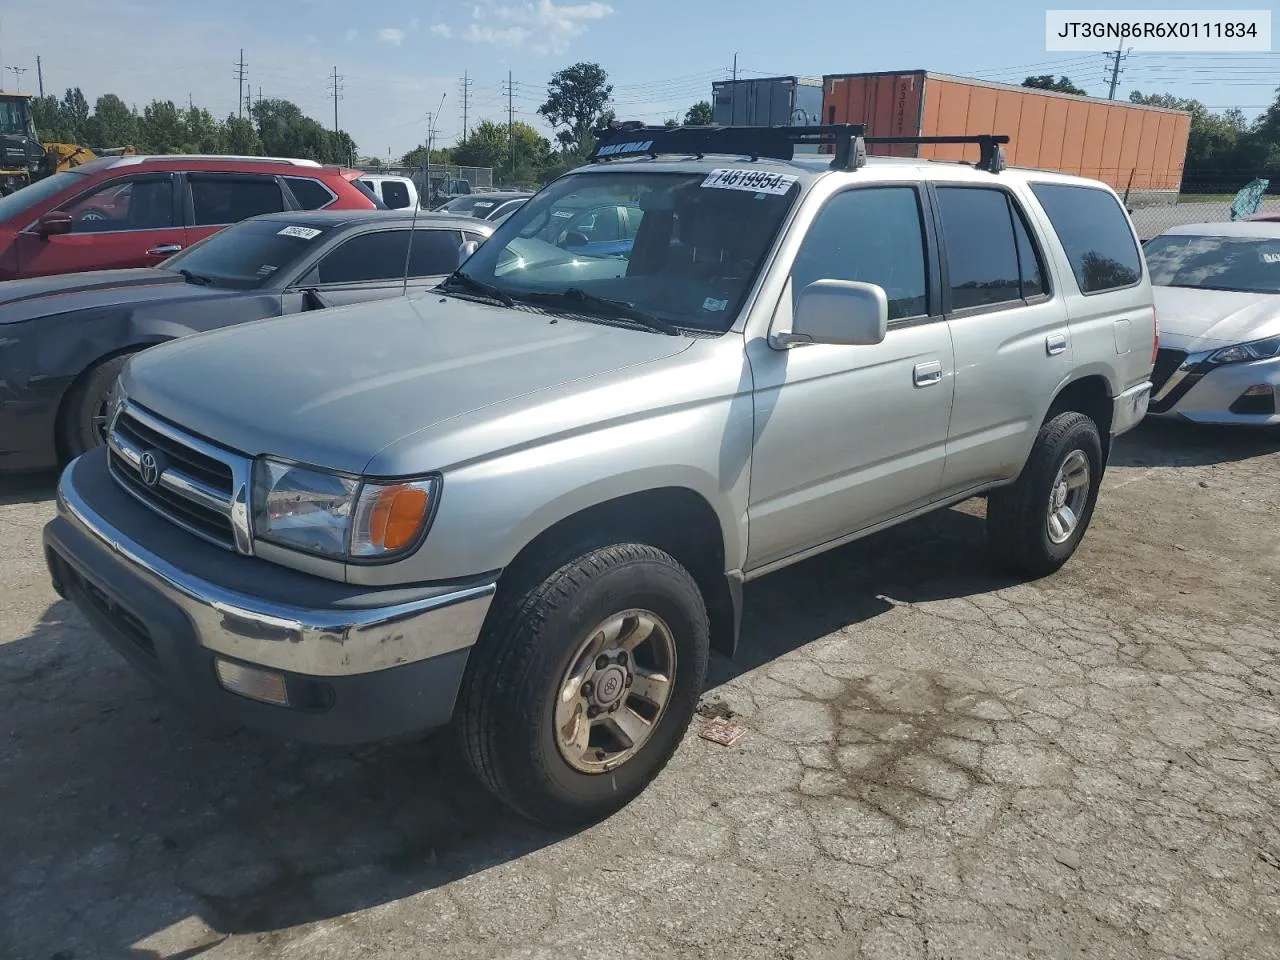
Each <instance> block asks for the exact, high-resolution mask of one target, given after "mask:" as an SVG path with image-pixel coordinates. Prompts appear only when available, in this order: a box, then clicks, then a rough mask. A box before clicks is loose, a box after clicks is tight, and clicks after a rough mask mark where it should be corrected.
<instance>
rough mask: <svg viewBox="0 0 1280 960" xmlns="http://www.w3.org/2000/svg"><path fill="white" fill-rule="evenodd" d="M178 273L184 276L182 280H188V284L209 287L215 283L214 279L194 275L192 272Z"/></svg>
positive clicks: (182, 271) (183, 271)
mask: <svg viewBox="0 0 1280 960" xmlns="http://www.w3.org/2000/svg"><path fill="white" fill-rule="evenodd" d="M178 272H179V273H180V274H182V279H184V280H186V281H187V283H194V284H196V286H200V287H207V286H210V285H211V284H212V283H213V279H212V278H211V277H205V276H202V275H200V274H198V273H192V272H191V271H190V270H179V271H178Z"/></svg>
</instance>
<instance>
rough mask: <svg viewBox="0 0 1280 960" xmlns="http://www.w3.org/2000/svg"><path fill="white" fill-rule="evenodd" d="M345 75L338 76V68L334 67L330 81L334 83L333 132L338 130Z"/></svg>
mask: <svg viewBox="0 0 1280 960" xmlns="http://www.w3.org/2000/svg"><path fill="white" fill-rule="evenodd" d="M344 79H346V78H345V77H340V76H338V68H337V67H336V66H335V67H334V68H333V78H332V79H331V80H330V83H332V84H333V132H334V133H335V134H336V133H337V132H338V101H339V100H341V99H342V81H343V80H344Z"/></svg>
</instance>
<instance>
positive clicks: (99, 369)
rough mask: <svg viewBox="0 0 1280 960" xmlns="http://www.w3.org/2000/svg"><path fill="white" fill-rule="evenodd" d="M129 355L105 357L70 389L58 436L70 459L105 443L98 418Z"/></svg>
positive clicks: (81, 376)
mask: <svg viewBox="0 0 1280 960" xmlns="http://www.w3.org/2000/svg"><path fill="white" fill-rule="evenodd" d="M130 356H131V354H127V353H122V354H120V355H119V356H115V357H111V358H110V359H108V360H103V361H102V362H101V363H99V364H98V365H97V366H96V367H91V368H90V369H89V370H87V371H86V372H85V373H83V374H81V375H80V379H79V380H78V381H77V382H76V384H75V386H74V387H72V388H71V392H70V393H69V394H68V395H67V402H66V406H65V407H63V410H62V418H61V421H60V422H59V424H58V439H59V441H60V443H61V446H62V451H63V453H64V454H65V455H66V458H67V459H68V460H70V459H72V458H74V457H78V456H80V454H82V453H87V452H88V451H90V450H92V449H94V448H95V447H100V446H102V444H103V442H104V438H103V435H102V432H101V429H100V423H101V421H100V419H99V418H100V417H101V416H102V415H103V413H104V411H105V407H106V403H107V398H108V397H110V395H111V388H112V387H113V386H115V382H116V378H117V377H119V376H120V371H121V370H122V369H123V368H124V365H125V364H126V363H128V361H129V357H130Z"/></svg>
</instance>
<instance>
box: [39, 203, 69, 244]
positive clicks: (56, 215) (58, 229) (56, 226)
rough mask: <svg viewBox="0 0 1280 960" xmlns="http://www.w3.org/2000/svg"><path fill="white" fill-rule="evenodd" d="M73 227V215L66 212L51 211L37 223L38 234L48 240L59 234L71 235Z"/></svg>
mask: <svg viewBox="0 0 1280 960" xmlns="http://www.w3.org/2000/svg"><path fill="white" fill-rule="evenodd" d="M72 226H73V223H72V220H71V214H69V213H67V211H65V210H50V211H49V212H48V213H46V214H44V215H43V216H42V217H41V218H40V219H39V220H37V221H36V233H37V234H39V235H40V237H41V238H43V239H45V240H47V239H49V238H50V237H53V236H58V235H59V234H64V233H70V232H71V228H72Z"/></svg>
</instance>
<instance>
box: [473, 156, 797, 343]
mask: <svg viewBox="0 0 1280 960" xmlns="http://www.w3.org/2000/svg"><path fill="white" fill-rule="evenodd" d="M739 172H740V173H744V174H745V173H749V171H739ZM732 173H733V172H732V171H728V172H725V171H717V172H716V173H715V174H712V175H711V176H708V175H707V174H706V173H638V172H622V171H618V172H612V171H610V172H606V173H589V174H586V173H583V174H571V175H569V176H567V177H563V178H561V179H560V180H557V181H556V182H554V183H552V184H551V185H550V186H548V187H547V188H546V189H545V190H543V191H542V192H541V193H539V194H537V195H536V196H534V197H533V198H532V199H530V200H529V201H527V202H526V203H524V204H522V205H521V206H520V208H519V209H518V210H516V211H515V213H513V214H512V215H511V216H510V217H508V218H507V219H506V220H504V221H503V223H502V225H501V226H500V227H499V228H498V230H497V231H496V232H495V233H494V235H493V237H492V238H491V239H490V240H489V242H487V243H486V244H485V245H484V246H482V247H481V248H480V249H479V250H478V251H477V252H476V253H475V254H474V255H473V256H472V257H471V258H470V259H469V260H468V261H467V263H466V267H465V272H466V274H468V275H469V276H470V277H472V278H473V279H475V280H478V281H480V282H481V283H484V284H486V285H488V286H490V287H493V288H496V289H497V290H499V291H501V292H502V293H503V294H505V295H507V296H509V297H511V298H513V299H514V300H516V301H519V300H521V299H522V298H527V297H530V296H533V297H535V298H536V299H538V300H539V301H540V302H541V303H543V304H545V302H546V300H545V298H546V296H547V295H551V294H563V293H565V292H566V291H573V295H574V296H575V297H576V301H575V305H574V306H573V307H572V308H571V309H570V308H569V307H566V312H572V313H573V314H575V315H582V314H588V315H589V314H591V313H592V312H593V310H592V307H591V306H589V305H587V303H586V302H585V301H584V298H583V296H582V295H583V294H585V295H586V297H588V298H595V299H597V300H598V299H606V300H610V301H613V302H614V303H615V304H625V305H626V306H627V307H630V308H634V310H636V311H640V312H642V313H645V314H648V315H650V316H652V317H655V318H657V319H659V320H662V321H666V322H667V323H668V324H674V325H677V326H680V327H684V328H686V329H697V330H708V331H715V332H722V331H725V330H728V329H729V327H731V326H732V325H733V321H734V318H735V317H736V316H737V313H738V310H739V309H741V307H742V302H743V300H744V299H745V297H746V295H747V291H748V290H749V289H750V287H751V284H752V282H753V281H754V279H755V276H756V274H757V272H758V271H759V268H760V264H761V263H762V261H763V260H764V256H765V254H766V252H767V251H768V250H769V247H770V246H771V245H772V243H773V240H774V237H775V236H776V235H777V232H778V229H779V227H780V226H781V224H782V220H783V217H784V216H785V215H786V213H787V211H788V209H790V207H791V205H792V203H793V202H794V200H795V197H796V196H797V195H798V194H799V186H798V184H797V182H796V178H795V177H794V176H777V175H765V174H759V175H757V176H760V177H763V178H764V179H762V180H761V181H760V182H759V185H758V187H757V186H755V185H753V184H754V182H753V181H752V180H743V179H742V178H741V177H734V176H732ZM713 177H714V178H716V179H714V180H713Z"/></svg>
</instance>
